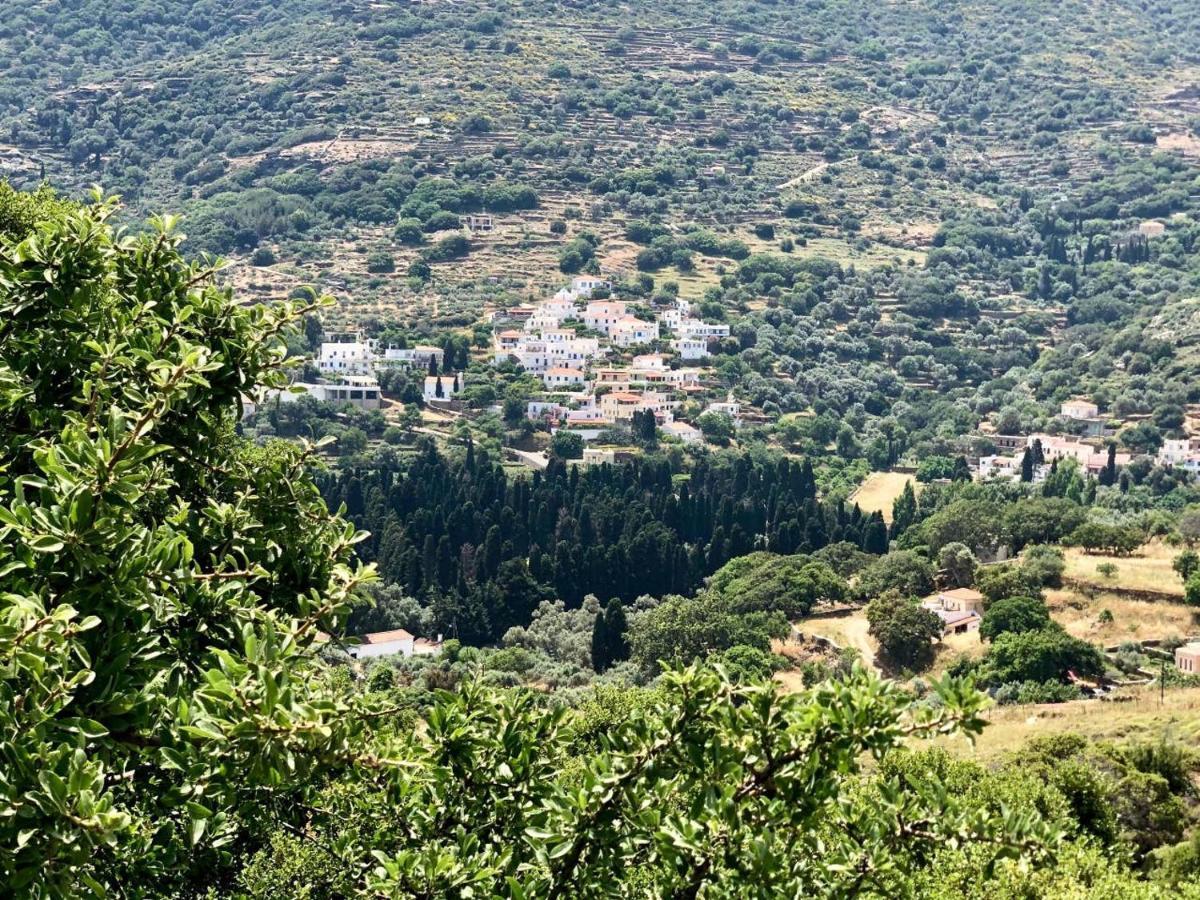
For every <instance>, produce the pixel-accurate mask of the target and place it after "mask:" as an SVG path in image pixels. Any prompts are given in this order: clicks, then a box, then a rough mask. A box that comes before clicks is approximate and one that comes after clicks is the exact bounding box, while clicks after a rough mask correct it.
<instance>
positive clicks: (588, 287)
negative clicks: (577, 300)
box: [571, 275, 612, 297]
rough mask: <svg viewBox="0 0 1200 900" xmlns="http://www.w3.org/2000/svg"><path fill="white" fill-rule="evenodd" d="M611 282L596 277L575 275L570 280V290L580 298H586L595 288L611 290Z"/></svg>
mask: <svg viewBox="0 0 1200 900" xmlns="http://www.w3.org/2000/svg"><path fill="white" fill-rule="evenodd" d="M611 287H612V282H611V281H607V280H605V279H603V278H600V277H598V276H596V275H576V276H575V277H574V278H572V279H571V290H572V291H574V292H575V293H576V294H577V295H579V296H580V297H586V296H588V295H589V294H591V292H592V291H594V290H596V289H597V288H606V289H607V288H611Z"/></svg>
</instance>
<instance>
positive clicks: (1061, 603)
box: [1046, 590, 1200, 646]
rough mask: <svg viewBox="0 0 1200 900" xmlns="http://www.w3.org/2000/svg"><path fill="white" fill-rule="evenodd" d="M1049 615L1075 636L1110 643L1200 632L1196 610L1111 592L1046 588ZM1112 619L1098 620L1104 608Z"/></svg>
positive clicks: (1181, 605)
mask: <svg viewBox="0 0 1200 900" xmlns="http://www.w3.org/2000/svg"><path fill="white" fill-rule="evenodd" d="M1046 603H1047V605H1049V607H1050V615H1051V616H1052V617H1053V618H1054V620H1055V621H1056V622H1058V623H1059V624H1061V625H1062V626H1063V628H1065V629H1066V630H1067V631H1068V632H1070V633H1071V634H1073V635H1074V636H1075V637H1078V638H1082V639H1083V640H1085V641H1090V642H1092V643H1094V644H1102V645H1104V646H1111V645H1113V644H1119V643H1121V642H1122V641H1148V640H1160V639H1162V638H1167V637H1174V636H1179V635H1182V636H1187V635H1190V634H1195V633H1196V632H1197V631H1200V621H1198V620H1197V610H1194V609H1193V608H1192V607H1189V606H1186V605H1185V604H1183V603H1168V602H1160V601H1148V600H1132V599H1128V598H1125V597H1120V596H1118V595H1115V594H1111V593H1103V592H1099V593H1096V594H1094V595H1092V596H1086V595H1084V594H1081V593H1078V592H1076V591H1068V590H1061V591H1049V592H1047V594H1046ZM1106 610H1107V611H1108V612H1109V613H1111V614H1112V621H1111V622H1105V621H1101V616H1102V614H1103V613H1104V612H1105V611H1106Z"/></svg>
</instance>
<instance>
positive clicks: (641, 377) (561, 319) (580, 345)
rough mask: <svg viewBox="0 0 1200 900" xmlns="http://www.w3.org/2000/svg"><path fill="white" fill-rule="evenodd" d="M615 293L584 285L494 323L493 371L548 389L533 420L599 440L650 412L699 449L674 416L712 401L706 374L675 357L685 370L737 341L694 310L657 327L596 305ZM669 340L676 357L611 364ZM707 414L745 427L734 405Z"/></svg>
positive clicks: (674, 306)
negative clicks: (503, 367) (505, 367)
mask: <svg viewBox="0 0 1200 900" xmlns="http://www.w3.org/2000/svg"><path fill="white" fill-rule="evenodd" d="M609 286H610V285H609V284H608V282H606V281H603V280H602V279H598V278H594V277H590V276H582V277H579V278H576V279H574V280H573V281H572V283H571V286H570V287H565V288H563V289H562V290H560V291H558V293H556V294H555V295H554V296H553V297H551V298H550V299H549V300H545V301H543V302H541V303H538V304H536V305H534V306H525V307H516V308H512V309H508V310H504V311H501V312H496V313H494V314H493V315H492V321H493V323H494V324H495V325H496V331H495V334H494V336H493V342H492V350H493V361H494V362H495V363H496V364H497V365H500V364H502V363H504V362H510V361H511V362H513V363H514V364H516V365H517V366H519V367H520V368H522V369H524V370H525V371H527V372H530V373H532V374H535V375H538V376H539V377H540V378H541V379H542V384H543V385H544V387H545V389H546V392H547V396H546V397H544V398H543V399H539V400H534V401H531V402H530V403H529V405H528V409H527V414H528V416H529V418H531V419H533V420H536V421H547V422H549V423H550V424H551V425H552V426H553V427H556V428H559V427H562V428H569V429H572V430H574V431H576V432H578V433H579V434H580V435H581V436H582V437H583V438H584V439H585V440H591V439H594V438H595V437H597V436H599V434H600V433H601V432H603V431H604V430H606V429H608V428H611V427H613V426H614V425H621V424H628V423H629V422H630V421H632V419H633V417H634V415H635V414H637V413H643V412H650V413H652V414H653V415H654V418H655V421H656V422H657V424H658V426H659V428H660V429H662V431H663V432H664V433H665V434H667V435H670V436H673V437H676V438H678V439H680V440H681V441H683V442H684V443H694V442H696V441H699V440H700V439H701V435H700V431H699V430H698V429H697V428H695V427H694V426H693V425H690V424H688V423H687V422H682V421H678V420H677V419H676V412H677V411H678V410H679V408H680V407H681V406H682V405H683V403H684V402H686V400H687V399H689V398H692V397H700V396H703V395H704V394H706V393H707V390H708V389H707V388H706V387H704V385H703V384H702V383H701V381H702V378H703V375H704V372H705V369H704V368H701V367H696V366H686V365H685V366H680V365H678V364H676V365H672V364H671V362H673V361H674V357H676V356H677V357H678V359H679V360H680V361H681V362H685V363H686V362H695V361H698V360H704V359H706V358H707V357H708V356H709V342H710V341H712V340H720V339H722V338H726V337H729V326H728V325H725V324H724V323H711V322H704V321H701V320H700V319H697V318H694V317H693V316H692V312H691V304H690V303H689V302H688V301H687V300H680V299H675V300H672V301H671V302H670V305H669V306H667V307H666V308H665V309H661V310H658V311H657V312H656V313H655V318H653V319H645V318H639V317H637V316H635V315H633V314H632V312H631V311H630V304H628V303H626V302H625V301H622V300H610V299H592V294H593V292H595V291H596V289H597V288H602V287H603V288H607V287H609ZM517 326H520V327H517ZM667 330H669V331H670V332H671V333H672V335H673V337H672V339H671V340H670V343H669V345H668V346H669V347H670V348H671V349H672V350H673V351H674V353H673V354H667V353H641V354H638V355H635V356H634V357H633V358H632V362H631V364H629V365H619V366H618V365H612V364H607V365H606V364H605V360H606V358H607V357H609V356H610V355H611V354H613V352H614V350H628V349H630V348H637V347H645V345H648V344H652V343H654V342H658V341H662V340H663V336H664V331H667ZM558 395H561V396H558ZM708 408H709V409H715V410H719V411H721V412H725V413H728V414H729V415H730V416H731V417H732V418H733V419H734V421H735V423H738V422H739V421H740V419H739V414H740V406H739V405H738V404H737V402H736V401H734V400H733V398H732V397H729V398H728V399H727V400H726V401H724V402H722V403H714V404H710V405H709V407H708Z"/></svg>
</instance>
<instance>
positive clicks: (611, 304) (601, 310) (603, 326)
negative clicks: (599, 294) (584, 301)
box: [583, 300, 628, 334]
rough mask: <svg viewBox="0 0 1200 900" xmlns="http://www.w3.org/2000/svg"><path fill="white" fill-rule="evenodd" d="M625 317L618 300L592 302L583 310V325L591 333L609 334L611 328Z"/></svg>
mask: <svg viewBox="0 0 1200 900" xmlns="http://www.w3.org/2000/svg"><path fill="white" fill-rule="evenodd" d="M627 315H628V313H627V312H626V311H625V304H624V303H623V302H622V301H620V300H594V301H592V302H591V303H589V304H588V305H587V306H586V307H585V308H584V311H583V324H585V325H586V326H587V327H588V328H591V329H592V330H593V331H601V332H603V333H604V334H611V333H612V327H613V326H614V325H616V324H617V323H618V322H619V321H621V320H622V319H624V318H625V317H626V316H627Z"/></svg>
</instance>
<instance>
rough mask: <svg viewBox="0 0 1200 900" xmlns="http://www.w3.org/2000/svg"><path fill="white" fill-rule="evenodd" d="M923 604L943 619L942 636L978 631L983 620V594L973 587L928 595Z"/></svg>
mask: <svg viewBox="0 0 1200 900" xmlns="http://www.w3.org/2000/svg"><path fill="white" fill-rule="evenodd" d="M921 605H922V606H924V607H925V608H926V609H928V610H931V611H932V612H933V613H935V614H936V615H937V617H938V618H939V619H941V620H942V637H945V636H946V635H949V634H965V633H966V632H968V631H978V630H979V623H980V622H982V621H983V594H981V593H979V591H977V590H974V589H973V588H955V589H954V590H950V591H942V592H940V593H938V594H934V595H933V596H932V597H926V598H925V599H924V600H922V601H921Z"/></svg>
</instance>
